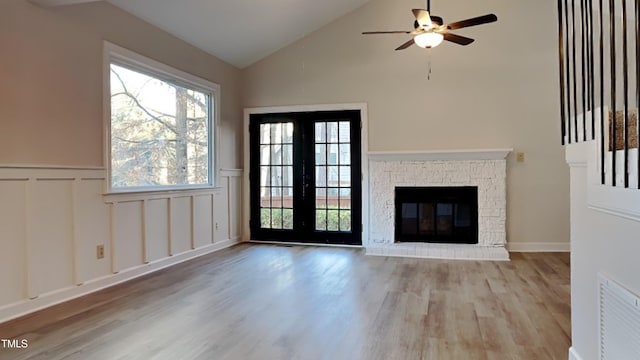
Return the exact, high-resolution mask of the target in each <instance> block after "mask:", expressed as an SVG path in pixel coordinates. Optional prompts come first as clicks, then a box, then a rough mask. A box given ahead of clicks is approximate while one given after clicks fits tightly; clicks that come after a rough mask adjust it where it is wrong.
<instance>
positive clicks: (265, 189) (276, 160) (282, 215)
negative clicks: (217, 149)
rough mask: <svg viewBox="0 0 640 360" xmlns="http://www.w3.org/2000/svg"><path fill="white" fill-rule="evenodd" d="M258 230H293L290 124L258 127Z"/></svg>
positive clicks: (291, 126)
mask: <svg viewBox="0 0 640 360" xmlns="http://www.w3.org/2000/svg"><path fill="white" fill-rule="evenodd" d="M259 129H260V130H259V131H260V135H259V138H260V227H261V228H263V229H293V216H294V211H293V123H292V122H283V123H267V124H260V127H259Z"/></svg>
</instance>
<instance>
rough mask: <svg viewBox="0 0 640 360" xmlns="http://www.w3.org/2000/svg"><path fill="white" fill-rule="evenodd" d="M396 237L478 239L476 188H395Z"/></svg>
mask: <svg viewBox="0 0 640 360" xmlns="http://www.w3.org/2000/svg"><path fill="white" fill-rule="evenodd" d="M395 210H396V211H395V241H396V242H425V243H444V244H477V243H478V188H477V187H475V186H459V187H448V186H434V187H396V188H395Z"/></svg>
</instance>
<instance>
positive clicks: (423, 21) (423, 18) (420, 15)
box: [411, 9, 433, 29]
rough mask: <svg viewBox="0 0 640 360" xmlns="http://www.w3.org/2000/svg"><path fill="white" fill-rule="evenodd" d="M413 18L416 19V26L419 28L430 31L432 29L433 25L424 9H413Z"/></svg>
mask: <svg viewBox="0 0 640 360" xmlns="http://www.w3.org/2000/svg"><path fill="white" fill-rule="evenodd" d="M411 11H412V12H413V16H415V17H416V20H417V21H418V24H420V26H422V27H425V28H427V29H430V28H432V27H433V23H432V22H431V17H430V16H429V12H428V11H427V10H424V9H413V10H411Z"/></svg>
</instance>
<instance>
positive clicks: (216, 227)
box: [216, 222, 218, 230]
mask: <svg viewBox="0 0 640 360" xmlns="http://www.w3.org/2000/svg"><path fill="white" fill-rule="evenodd" d="M216 230H218V223H217V222H216Z"/></svg>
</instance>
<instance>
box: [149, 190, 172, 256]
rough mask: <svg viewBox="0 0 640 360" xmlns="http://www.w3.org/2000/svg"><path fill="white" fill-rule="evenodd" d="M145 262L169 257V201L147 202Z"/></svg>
mask: <svg viewBox="0 0 640 360" xmlns="http://www.w3.org/2000/svg"><path fill="white" fill-rule="evenodd" d="M146 209H147V210H146V214H147V217H146V220H145V221H146V224H147V227H146V229H147V232H146V238H147V247H146V250H147V251H146V252H147V261H148V262H151V261H156V260H159V259H162V258H165V257H167V256H169V199H153V200H149V201H147V208H146Z"/></svg>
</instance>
